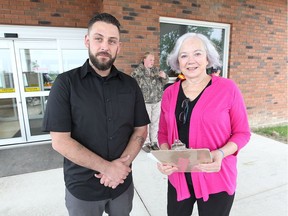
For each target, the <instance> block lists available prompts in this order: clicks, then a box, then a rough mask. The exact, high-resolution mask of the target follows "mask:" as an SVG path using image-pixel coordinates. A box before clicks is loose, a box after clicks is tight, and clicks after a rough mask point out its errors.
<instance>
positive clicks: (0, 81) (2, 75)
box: [0, 49, 15, 93]
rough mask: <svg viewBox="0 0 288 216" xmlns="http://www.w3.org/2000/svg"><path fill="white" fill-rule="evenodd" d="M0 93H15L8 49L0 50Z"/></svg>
mask: <svg viewBox="0 0 288 216" xmlns="http://www.w3.org/2000/svg"><path fill="white" fill-rule="evenodd" d="M0 56H1V58H0V93H9V92H15V88H14V80H13V73H12V69H11V65H10V54H9V50H8V49H0Z"/></svg>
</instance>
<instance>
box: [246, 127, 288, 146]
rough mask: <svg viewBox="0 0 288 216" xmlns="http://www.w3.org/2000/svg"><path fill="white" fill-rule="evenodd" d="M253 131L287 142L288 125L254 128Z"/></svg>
mask: <svg viewBox="0 0 288 216" xmlns="http://www.w3.org/2000/svg"><path fill="white" fill-rule="evenodd" d="M252 131H253V132H254V133H256V134H259V135H263V136H266V137H269V138H272V139H275V140H278V141H280V142H284V143H286V144H287V143H288V125H280V126H271V127H263V128H254V129H253V130H252Z"/></svg>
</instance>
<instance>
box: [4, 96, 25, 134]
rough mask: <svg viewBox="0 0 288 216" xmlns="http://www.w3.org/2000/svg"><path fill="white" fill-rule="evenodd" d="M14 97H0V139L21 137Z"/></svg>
mask: <svg viewBox="0 0 288 216" xmlns="http://www.w3.org/2000/svg"><path fill="white" fill-rule="evenodd" d="M17 109H18V108H17V104H16V99H15V98H7V99H0V128H1V130H0V139H7V138H13V137H21V131H20V124H19V118H18V110H17Z"/></svg>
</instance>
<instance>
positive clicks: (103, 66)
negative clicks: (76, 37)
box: [89, 50, 117, 71]
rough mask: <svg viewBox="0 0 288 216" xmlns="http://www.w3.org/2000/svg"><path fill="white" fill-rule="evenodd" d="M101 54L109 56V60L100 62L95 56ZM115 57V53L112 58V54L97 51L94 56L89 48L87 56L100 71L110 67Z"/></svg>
mask: <svg viewBox="0 0 288 216" xmlns="http://www.w3.org/2000/svg"><path fill="white" fill-rule="evenodd" d="M103 54H104V55H106V56H108V57H109V60H108V61H107V62H100V61H99V60H98V59H97V56H99V55H103ZM116 57H117V55H115V57H114V58H112V56H111V55H110V54H109V53H107V52H99V53H97V54H96V56H94V55H93V54H92V53H91V52H90V50H89V58H90V61H91V63H92V64H93V65H94V67H96V68H97V69H98V70H100V71H105V70H108V69H110V68H111V67H112V65H113V63H114V62H115V60H116Z"/></svg>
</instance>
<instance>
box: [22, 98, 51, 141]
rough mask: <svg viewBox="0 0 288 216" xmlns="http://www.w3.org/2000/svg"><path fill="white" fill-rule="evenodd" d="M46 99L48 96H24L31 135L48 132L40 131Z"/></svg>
mask: <svg viewBox="0 0 288 216" xmlns="http://www.w3.org/2000/svg"><path fill="white" fill-rule="evenodd" d="M47 99H48V96H46V97H27V98H26V104H27V111H28V118H29V126H30V133H31V136H34V135H42V134H48V133H46V132H42V121H43V116H44V112H45V108H46V103H47Z"/></svg>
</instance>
